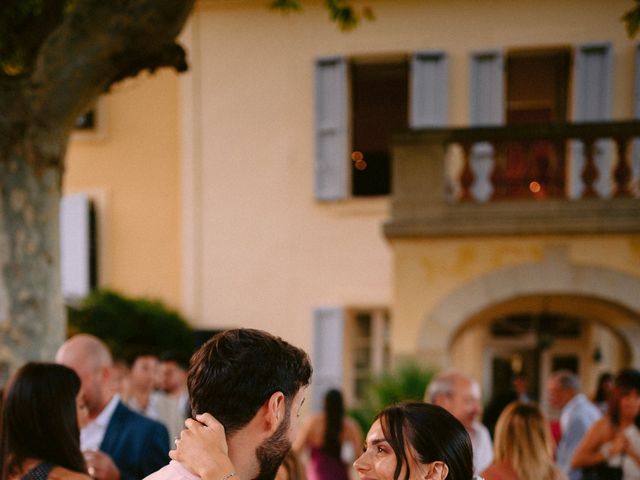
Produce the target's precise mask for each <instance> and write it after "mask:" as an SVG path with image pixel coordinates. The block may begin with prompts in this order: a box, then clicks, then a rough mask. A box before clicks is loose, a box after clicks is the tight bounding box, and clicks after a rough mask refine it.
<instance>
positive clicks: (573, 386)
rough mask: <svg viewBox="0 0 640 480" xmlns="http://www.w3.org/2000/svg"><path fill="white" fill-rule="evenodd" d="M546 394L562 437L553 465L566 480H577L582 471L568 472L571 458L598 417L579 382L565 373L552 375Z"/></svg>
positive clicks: (561, 371)
mask: <svg viewBox="0 0 640 480" xmlns="http://www.w3.org/2000/svg"><path fill="white" fill-rule="evenodd" d="M547 394H548V395H549V404H550V405H551V406H552V407H553V408H556V409H558V410H561V413H560V430H561V433H562V436H561V437H560V442H559V443H558V449H557V450H556V463H557V464H558V466H559V467H560V469H562V471H564V473H565V474H566V475H567V476H568V477H569V480H581V479H582V472H581V471H580V470H576V469H571V457H573V454H574V452H575V451H576V448H577V447H578V444H579V443H580V442H581V441H582V438H583V437H584V436H585V434H586V433H587V430H589V427H591V425H592V424H593V423H594V422H595V421H596V420H598V419H599V418H600V410H598V408H597V407H596V406H595V405H594V404H593V403H591V402H590V401H589V399H588V398H587V397H586V396H585V395H584V394H583V393H580V380H579V378H578V376H577V375H576V374H575V373H573V372H570V371H569V370H559V371H557V372H554V374H553V375H552V376H551V378H550V379H549V382H548V383H547Z"/></svg>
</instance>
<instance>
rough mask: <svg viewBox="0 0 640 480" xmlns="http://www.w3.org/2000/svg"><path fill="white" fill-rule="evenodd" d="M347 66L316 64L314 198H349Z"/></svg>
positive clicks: (340, 60)
mask: <svg viewBox="0 0 640 480" xmlns="http://www.w3.org/2000/svg"><path fill="white" fill-rule="evenodd" d="M347 119H348V94H347V65H346V61H345V60H344V58H339V57H334V58H322V59H319V60H317V61H316V63H315V143H316V145H315V147H316V151H315V178H314V183H315V195H316V198H317V199H318V200H327V201H331V200H342V199H344V198H346V197H347V195H348V192H349V190H348V184H349V178H350V177H349V165H350V163H349V139H348V128H347Z"/></svg>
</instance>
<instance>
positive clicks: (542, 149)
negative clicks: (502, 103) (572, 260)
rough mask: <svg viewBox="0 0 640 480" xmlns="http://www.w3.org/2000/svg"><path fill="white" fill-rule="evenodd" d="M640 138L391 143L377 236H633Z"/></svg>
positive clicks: (420, 135) (631, 128) (628, 131)
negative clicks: (386, 211) (387, 193)
mask: <svg viewBox="0 0 640 480" xmlns="http://www.w3.org/2000/svg"><path fill="white" fill-rule="evenodd" d="M639 138H640V122H639V121H627V122H600V123H574V124H569V123H562V124H538V125H512V126H504V127H481V128H454V129H430V130H421V131H413V132H406V133H403V134H399V135H397V136H396V137H395V138H394V150H393V156H394V159H393V164H394V165H393V169H394V170H393V195H392V214H391V219H390V220H389V221H388V222H387V223H386V225H385V232H386V234H387V235H388V236H406V235H410V236H413V235H447V234H483V233H505V234H518V233H588V232H591V233H605V232H636V231H640V200H639V199H638V196H639V188H638V187H639V185H638V176H639V175H640V172H637V171H636V172H634V171H633V168H632V165H633V164H634V163H635V164H636V166H637V168H638V163H639V162H638V160H635V162H634V160H633V158H638V156H640V140H639Z"/></svg>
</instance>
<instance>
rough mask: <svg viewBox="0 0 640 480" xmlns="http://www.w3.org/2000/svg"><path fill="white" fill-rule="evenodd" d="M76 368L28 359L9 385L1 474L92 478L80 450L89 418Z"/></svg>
mask: <svg viewBox="0 0 640 480" xmlns="http://www.w3.org/2000/svg"><path fill="white" fill-rule="evenodd" d="M79 392H80V379H79V378H78V375H76V373H75V372H74V371H73V370H71V369H69V368H67V367H64V366H62V365H57V364H53V363H27V364H26V365H24V366H23V367H22V368H20V369H19V370H18V371H17V372H16V373H15V374H14V375H13V377H12V378H11V380H10V381H9V384H8V385H7V387H6V388H5V393H4V398H3V407H2V437H1V438H0V450H1V455H0V462H1V467H0V479H1V480H18V479H23V480H41V479H51V480H58V479H68V480H90V478H91V477H89V476H88V475H87V474H86V472H87V469H86V464H85V460H84V457H83V456H82V452H81V451H80V426H79V422H81V421H85V419H86V417H87V411H86V407H85V406H84V402H83V401H82V399H81V396H80V395H79Z"/></svg>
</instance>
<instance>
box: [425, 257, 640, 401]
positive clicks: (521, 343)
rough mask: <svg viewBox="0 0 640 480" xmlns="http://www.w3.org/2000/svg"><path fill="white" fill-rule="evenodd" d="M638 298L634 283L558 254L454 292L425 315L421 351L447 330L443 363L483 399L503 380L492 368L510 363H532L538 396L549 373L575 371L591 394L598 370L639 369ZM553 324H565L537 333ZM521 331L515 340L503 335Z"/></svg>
mask: <svg viewBox="0 0 640 480" xmlns="http://www.w3.org/2000/svg"><path fill="white" fill-rule="evenodd" d="M638 292H640V279H639V278H637V277H634V276H632V275H629V274H626V273H623V272H619V271H614V270H611V269H606V268H601V267H594V266H584V265H573V264H570V263H568V262H567V260H566V258H565V257H564V255H562V252H560V253H559V254H557V252H556V254H555V255H550V256H549V257H548V258H546V259H545V261H543V262H540V263H535V264H524V265H520V266H516V267H510V268H505V269H500V270H496V271H494V272H491V273H488V274H485V275H483V276H481V277H479V278H476V279H475V280H473V281H471V282H468V283H467V284H465V285H463V286H461V287H460V288H458V289H457V290H455V291H454V292H452V293H451V294H449V295H448V296H447V297H446V298H444V299H443V300H442V301H441V302H440V303H439V304H438V305H437V306H436V308H434V309H433V310H432V311H431V312H430V313H429V314H428V315H427V316H426V318H425V322H424V324H423V325H424V328H423V332H422V335H421V336H420V338H419V342H418V350H419V351H420V349H421V348H422V349H424V350H428V349H433V345H431V344H430V338H429V336H430V335H429V332H430V329H431V328H433V326H434V323H435V324H436V325H437V326H438V327H439V328H441V327H446V328H447V331H448V332H449V336H448V342H447V344H446V345H444V346H443V347H444V352H446V353H445V361H444V364H445V365H453V366H457V367H460V368H463V369H465V370H467V371H469V372H470V373H471V374H473V375H474V376H476V377H477V378H478V379H479V380H480V381H481V383H482V385H483V389H484V390H485V395H489V394H490V393H491V391H492V389H493V387H494V376H495V375H500V373H499V372H497V370H499V369H500V368H501V367H500V366H497V365H494V364H497V363H499V362H503V363H505V362H513V361H515V362H518V361H520V362H521V363H522V364H523V365H524V364H525V363H529V364H531V363H535V367H533V368H532V367H529V368H532V370H533V374H534V375H535V376H536V378H535V383H536V384H537V390H538V393H541V394H543V393H544V392H543V390H544V389H542V388H541V386H542V385H544V383H545V381H546V378H547V376H548V374H549V373H550V372H551V371H552V370H554V369H556V368H557V367H567V366H568V367H570V368H575V369H576V370H578V372H579V373H580V375H581V377H582V379H583V384H584V387H585V390H587V389H590V388H591V387H592V385H593V383H594V382H595V377H596V376H597V374H598V373H599V370H603V369H605V368H612V369H615V368H617V367H618V366H622V365H632V366H635V367H640V295H639V294H638ZM543 319H544V320H543ZM550 321H553V322H556V323H557V322H564V323H566V325H565V327H563V328H556V329H555V330H549V329H548V328H543V329H540V327H541V326H542V327H544V326H545V324H544V322H547V324H548V323H549V322H550ZM536 322H537V324H536ZM536 325H537V326H536ZM518 326H520V328H521V330H522V331H520V332H516V333H517V334H514V332H511V334H510V335H508V334H504V335H501V334H500V333H501V330H500V329H502V333H504V331H505V329H507V330H508V329H509V328H510V327H511V328H512V329H513V328H516V327H518ZM556 327H557V325H556ZM547 333H551V336H550V337H549V338H547V339H546V340H545V335H547ZM518 357H519V360H518ZM494 367H495V368H494ZM503 370H504V368H503ZM541 400H543V401H544V395H541Z"/></svg>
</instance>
